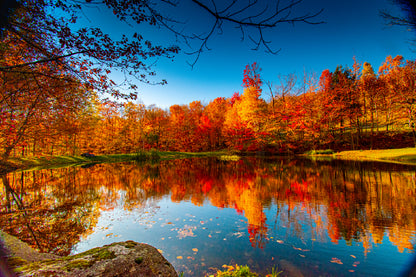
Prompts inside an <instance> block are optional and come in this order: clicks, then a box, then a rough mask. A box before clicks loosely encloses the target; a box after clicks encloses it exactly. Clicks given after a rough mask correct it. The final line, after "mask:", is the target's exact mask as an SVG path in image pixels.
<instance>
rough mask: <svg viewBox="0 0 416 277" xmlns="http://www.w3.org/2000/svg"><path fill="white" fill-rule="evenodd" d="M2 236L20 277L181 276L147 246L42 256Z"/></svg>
mask: <svg viewBox="0 0 416 277" xmlns="http://www.w3.org/2000/svg"><path fill="white" fill-rule="evenodd" d="M0 235H1V238H2V239H3V240H4V244H5V246H6V248H7V249H8V250H9V252H10V255H11V259H9V261H10V263H11V264H13V265H14V266H15V271H17V272H18V274H19V276H143V277H144V276H153V277H156V276H157V277H159V276H160V277H161V276H163V277H177V276H178V274H177V273H176V271H175V269H174V268H173V266H172V265H171V264H170V263H169V262H168V261H167V260H166V259H165V258H164V257H163V256H162V254H160V253H159V251H158V250H157V249H156V248H154V247H153V246H150V245H148V244H144V243H137V242H134V241H125V242H116V243H112V244H110V245H105V246H103V247H97V248H93V249H90V250H88V251H85V252H83V253H80V254H76V255H72V256H68V257H58V256H55V255H51V254H42V253H38V252H36V251H35V250H33V249H32V248H30V246H29V245H27V244H26V243H24V242H21V241H20V240H18V239H17V238H15V237H13V236H10V235H8V234H5V233H2V232H0Z"/></svg>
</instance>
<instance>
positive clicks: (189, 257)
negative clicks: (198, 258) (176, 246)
mask: <svg viewBox="0 0 416 277" xmlns="http://www.w3.org/2000/svg"><path fill="white" fill-rule="evenodd" d="M186 258H187V259H188V260H195V258H194V257H191V256H188V257H186Z"/></svg>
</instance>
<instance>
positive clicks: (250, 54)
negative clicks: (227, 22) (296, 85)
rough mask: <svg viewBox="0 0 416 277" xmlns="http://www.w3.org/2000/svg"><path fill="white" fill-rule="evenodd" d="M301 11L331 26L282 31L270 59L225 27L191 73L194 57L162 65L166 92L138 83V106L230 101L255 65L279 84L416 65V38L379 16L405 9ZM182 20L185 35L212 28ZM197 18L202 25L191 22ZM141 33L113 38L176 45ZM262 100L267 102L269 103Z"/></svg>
mask: <svg viewBox="0 0 416 277" xmlns="http://www.w3.org/2000/svg"><path fill="white" fill-rule="evenodd" d="M204 1H205V0H204ZM206 1H208V0H206ZM206 1H205V2H206ZM208 2H209V1H208ZM182 3H183V2H182ZM298 7H299V8H298V9H297V12H299V13H300V14H302V13H304V12H308V11H311V12H313V11H319V10H320V9H321V8H323V9H324V11H323V13H322V14H321V15H320V16H319V17H318V18H317V20H318V21H319V20H322V21H325V22H326V23H325V24H320V25H308V24H304V23H298V24H295V25H291V24H282V25H279V26H278V27H277V28H276V29H274V30H273V31H270V32H268V33H267V35H266V38H267V39H268V40H272V42H273V43H272V47H273V48H274V49H280V48H281V51H280V52H279V53H278V54H276V55H272V54H268V53H266V52H265V49H264V48H261V49H260V50H257V51H253V50H251V48H252V47H253V44H252V43H251V42H250V41H249V40H246V41H243V42H241V40H240V38H241V35H240V32H239V31H238V30H236V29H234V28H233V27H227V26H224V28H223V30H224V33H223V34H222V35H214V36H213V37H212V38H211V39H210V42H209V46H210V48H212V50H211V51H206V52H204V53H202V55H201V56H200V58H199V60H198V62H197V63H196V65H195V66H194V68H191V67H190V66H189V65H188V64H187V61H188V62H192V61H193V58H194V57H193V56H188V55H186V54H184V53H183V52H181V53H179V54H178V55H177V56H176V57H175V58H174V59H173V60H168V59H159V60H158V61H157V64H156V65H155V67H154V69H155V71H156V73H157V77H158V78H160V79H166V80H167V81H168V84H167V85H164V86H151V85H144V84H140V83H139V91H140V93H139V98H140V101H141V102H142V103H144V104H146V105H151V104H155V105H156V106H159V107H161V108H168V107H169V106H171V105H173V104H188V103H190V102H192V101H194V100H200V101H202V102H203V103H204V104H208V103H209V102H210V101H211V100H213V99H215V98H216V97H231V96H232V95H233V93H234V92H236V91H238V92H242V90H243V88H242V86H241V84H242V79H243V71H244V68H245V66H246V65H247V64H251V63H253V62H257V63H258V65H259V66H260V67H261V68H262V72H261V76H262V78H263V79H265V80H268V81H271V82H273V83H278V76H279V75H286V74H289V73H295V74H297V75H298V76H299V77H300V76H301V75H302V73H303V72H304V70H306V71H307V72H315V73H316V74H317V76H318V77H319V76H320V74H321V72H322V71H323V70H324V69H329V70H331V71H333V70H335V68H336V66H337V65H344V66H349V67H352V64H353V57H354V56H355V57H356V58H357V59H358V60H359V61H360V62H365V61H367V62H369V63H371V64H372V65H373V68H374V70H375V71H376V72H377V70H378V67H379V66H380V65H381V64H382V62H383V61H384V60H385V58H386V56H388V55H392V56H396V55H402V56H403V57H404V58H405V59H415V56H416V53H415V52H412V49H411V44H409V42H408V41H409V40H411V39H414V38H415V37H416V34H414V33H412V32H409V31H407V30H406V28H404V27H399V26H391V27H390V26H387V25H386V22H385V21H384V20H383V19H382V18H381V17H380V15H379V11H380V10H381V9H386V10H389V11H391V12H392V13H394V14H400V9H399V8H398V7H397V6H395V5H393V4H392V3H391V2H390V1H389V0H349V1H334V0H317V1H316V0H304V1H303V3H302V4H301V5H299V6H298ZM182 12H183V13H184V14H185V15H191V18H190V19H189V23H188V24H185V25H184V28H185V29H186V30H191V29H192V28H195V30H206V29H207V28H208V26H210V25H209V24H211V23H212V22H211V21H210V20H213V19H212V18H211V17H210V16H209V15H208V14H206V13H205V12H204V11H202V10H200V8H199V7H197V6H195V4H193V3H191V2H189V3H188V4H187V6H186V7H184V9H183V10H182ZM105 14H106V13H102V12H101V13H100V16H101V17H102V18H101V19H102V20H103V21H102V23H103V24H104V25H107V28H109V29H108V30H110V32H114V31H115V29H114V28H115V27H114V25H113V23H112V22H111V21H106V19H104V17H105V16H106V15H105ZM193 15H197V16H198V17H197V18H195V17H193V18H192V16H193ZM179 16H180V17H183V16H184V15H179ZM185 17H186V16H185ZM104 27H105V26H104ZM138 28H142V29H138ZM143 28H144V27H143V26H139V27H137V26H136V27H134V26H132V27H129V26H124V27H122V28H120V27H117V30H116V32H118V33H121V32H133V31H137V32H139V33H142V34H143V36H144V38H145V39H149V40H151V41H153V42H155V43H161V44H163V45H169V44H174V43H175V41H174V38H173V36H169V34H166V33H165V32H163V31H158V30H155V29H149V30H148V29H143ZM204 28H205V29H204ZM104 29H105V28H104ZM111 30H112V31H111ZM180 46H181V48H182V49H183V51H185V52H186V51H190V50H189V49H187V48H186V45H183V44H182V45H180ZM413 50H415V48H413ZM263 97H264V98H265V99H266V100H267V95H264V96H263Z"/></svg>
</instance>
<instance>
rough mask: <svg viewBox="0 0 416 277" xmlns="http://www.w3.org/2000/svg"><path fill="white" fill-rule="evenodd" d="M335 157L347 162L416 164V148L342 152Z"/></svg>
mask: <svg viewBox="0 0 416 277" xmlns="http://www.w3.org/2000/svg"><path fill="white" fill-rule="evenodd" d="M334 157H336V158H340V159H347V160H383V161H393V162H401V163H411V164H415V163H416V148H399V149H383V150H357V151H342V152H339V153H336V154H334Z"/></svg>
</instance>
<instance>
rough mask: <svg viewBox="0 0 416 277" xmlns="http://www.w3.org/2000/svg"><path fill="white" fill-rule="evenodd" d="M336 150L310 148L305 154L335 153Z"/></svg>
mask: <svg viewBox="0 0 416 277" xmlns="http://www.w3.org/2000/svg"><path fill="white" fill-rule="evenodd" d="M334 153H335V152H334V150H332V149H325V150H310V151H308V152H306V153H305V155H331V154H334Z"/></svg>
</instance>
